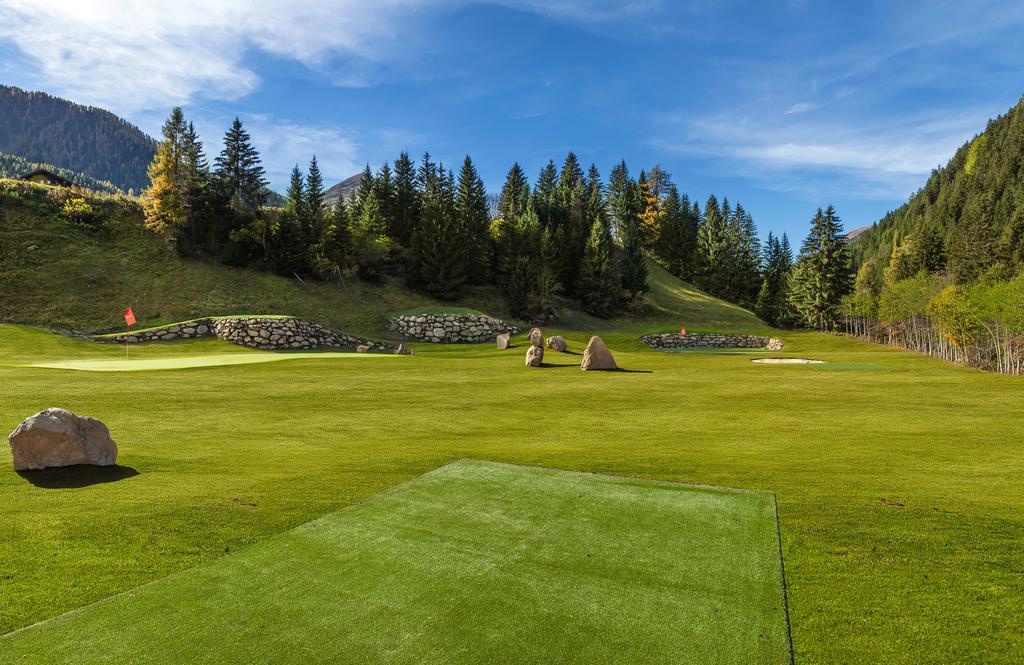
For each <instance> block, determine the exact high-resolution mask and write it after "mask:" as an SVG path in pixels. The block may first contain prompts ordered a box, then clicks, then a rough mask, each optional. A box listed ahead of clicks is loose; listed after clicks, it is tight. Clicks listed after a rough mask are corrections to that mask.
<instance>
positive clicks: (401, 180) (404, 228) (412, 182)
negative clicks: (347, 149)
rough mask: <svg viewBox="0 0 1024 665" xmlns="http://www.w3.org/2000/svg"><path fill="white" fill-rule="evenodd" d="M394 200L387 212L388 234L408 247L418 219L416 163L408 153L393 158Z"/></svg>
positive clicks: (401, 244)
mask: <svg viewBox="0 0 1024 665" xmlns="http://www.w3.org/2000/svg"><path fill="white" fill-rule="evenodd" d="M394 180H395V186H394V192H395V197H394V202H393V205H392V208H391V210H390V212H389V214H388V235H389V236H390V237H391V238H392V239H393V240H395V241H396V242H397V243H398V244H399V245H400V246H401V247H405V248H408V247H409V244H410V242H411V240H412V234H413V230H414V229H415V228H416V224H417V222H418V220H419V215H420V213H419V196H420V195H419V192H418V191H417V189H416V165H415V164H413V161H412V160H411V159H409V153H407V152H404V151H403V152H402V154H401V155H400V156H399V157H398V159H397V160H395V177H394Z"/></svg>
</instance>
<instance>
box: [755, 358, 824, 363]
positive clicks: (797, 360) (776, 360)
mask: <svg viewBox="0 0 1024 665" xmlns="http://www.w3.org/2000/svg"><path fill="white" fill-rule="evenodd" d="M750 362H754V363H765V364H770V365H821V364H823V363H824V362H825V361H824V360H811V359H810V358H754V359H753V360H751V361H750Z"/></svg>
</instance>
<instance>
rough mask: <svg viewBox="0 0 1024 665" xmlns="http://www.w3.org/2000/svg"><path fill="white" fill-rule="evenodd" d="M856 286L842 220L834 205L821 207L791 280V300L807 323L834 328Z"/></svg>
mask: <svg viewBox="0 0 1024 665" xmlns="http://www.w3.org/2000/svg"><path fill="white" fill-rule="evenodd" d="M852 286H853V275H852V273H851V271H850V257H849V252H848V249H847V246H846V236H845V234H844V233H843V225H842V222H841V221H840V219H839V217H838V216H837V215H836V212H835V209H834V208H833V207H832V206H829V207H828V208H827V209H826V210H825V211H824V212H822V211H821V209H820V208H819V209H818V212H817V214H816V215H815V216H814V219H813V220H811V231H810V233H809V234H808V235H807V239H806V240H804V244H803V246H802V247H801V248H800V256H799V258H798V259H797V262H796V266H795V267H794V268H793V272H792V275H791V277H790V280H789V288H790V293H789V302H790V304H791V305H792V306H793V308H794V309H795V310H796V312H797V314H798V315H799V317H800V319H801V321H802V322H803V323H804V324H805V325H807V326H810V327H812V328H816V329H818V330H831V329H833V328H834V327H835V325H836V321H837V317H838V314H839V307H840V304H841V301H842V298H843V296H845V295H846V294H847V293H849V292H850V289H851V288H852Z"/></svg>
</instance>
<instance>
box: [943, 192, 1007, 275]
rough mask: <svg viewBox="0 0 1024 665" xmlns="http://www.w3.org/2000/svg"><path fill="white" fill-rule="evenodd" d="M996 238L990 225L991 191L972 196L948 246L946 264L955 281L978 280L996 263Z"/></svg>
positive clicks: (997, 239)
mask: <svg viewBox="0 0 1024 665" xmlns="http://www.w3.org/2000/svg"><path fill="white" fill-rule="evenodd" d="M998 242H999V238H998V236H997V235H996V232H995V228H994V227H993V225H992V193H991V192H985V193H983V194H981V195H979V196H976V197H974V198H972V199H971V200H970V201H969V202H968V204H967V206H966V207H965V208H964V211H963V213H962V214H961V216H960V223H959V225H958V226H957V227H956V229H955V232H954V233H953V238H952V242H951V246H950V248H949V268H950V270H952V272H953V274H954V275H955V276H956V279H957V281H958V282H961V283H967V282H973V281H975V280H977V279H978V278H979V277H980V276H981V275H982V273H984V272H985V271H986V270H987V269H988V268H990V267H992V265H993V264H994V263H995V260H996V256H997V254H998Z"/></svg>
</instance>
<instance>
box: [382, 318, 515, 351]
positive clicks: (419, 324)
mask: <svg viewBox="0 0 1024 665" xmlns="http://www.w3.org/2000/svg"><path fill="white" fill-rule="evenodd" d="M388 330H392V331H394V332H396V333H398V334H400V335H402V336H403V337H408V338H410V339H415V340H419V341H421V342H434V343H442V344H459V343H464V342H466V343H479V342H493V341H494V339H495V337H497V336H498V335H500V334H502V333H509V334H511V335H515V334H516V333H518V332H519V329H518V328H516V327H515V326H513V325H511V324H508V323H505V322H504V321H502V320H500V319H495V318H492V317H490V316H484V315H482V314H411V315H405V314H403V315H399V316H396V317H394V318H393V319H391V321H390V322H389V323H388Z"/></svg>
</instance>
